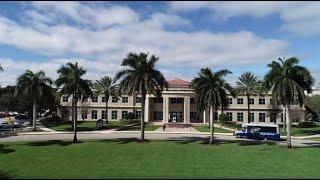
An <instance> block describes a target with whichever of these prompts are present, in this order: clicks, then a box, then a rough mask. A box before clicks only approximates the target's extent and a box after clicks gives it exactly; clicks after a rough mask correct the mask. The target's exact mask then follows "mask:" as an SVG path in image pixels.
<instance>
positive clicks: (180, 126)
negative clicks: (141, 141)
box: [165, 123, 192, 128]
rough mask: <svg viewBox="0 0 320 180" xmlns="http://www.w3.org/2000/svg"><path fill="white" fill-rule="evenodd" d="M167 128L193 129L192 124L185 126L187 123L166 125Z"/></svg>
mask: <svg viewBox="0 0 320 180" xmlns="http://www.w3.org/2000/svg"><path fill="white" fill-rule="evenodd" d="M165 125H166V127H171V128H189V127H192V125H191V124H185V123H165Z"/></svg>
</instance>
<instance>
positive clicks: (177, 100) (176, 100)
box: [170, 98, 183, 104]
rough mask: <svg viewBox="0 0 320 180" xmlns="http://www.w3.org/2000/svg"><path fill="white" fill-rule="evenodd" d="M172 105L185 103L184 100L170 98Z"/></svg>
mask: <svg viewBox="0 0 320 180" xmlns="http://www.w3.org/2000/svg"><path fill="white" fill-rule="evenodd" d="M170 103H173V104H181V103H183V98H170Z"/></svg>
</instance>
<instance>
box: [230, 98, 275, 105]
mask: <svg viewBox="0 0 320 180" xmlns="http://www.w3.org/2000/svg"><path fill="white" fill-rule="evenodd" d="M232 103H233V99H232V98H229V104H232ZM237 104H243V98H237ZM249 104H254V98H249ZM259 104H260V105H263V104H266V99H265V98H259ZM270 104H273V99H270Z"/></svg>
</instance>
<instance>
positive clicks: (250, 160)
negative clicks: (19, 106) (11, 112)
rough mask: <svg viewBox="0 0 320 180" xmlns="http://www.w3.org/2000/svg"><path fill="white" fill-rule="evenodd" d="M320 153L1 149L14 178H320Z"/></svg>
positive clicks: (236, 148) (113, 143)
mask: <svg viewBox="0 0 320 180" xmlns="http://www.w3.org/2000/svg"><path fill="white" fill-rule="evenodd" d="M318 164H320V151H319V149H318V148H296V149H293V150H288V149H286V148H285V147H280V146H278V145H267V144H260V145H258V144H244V143H242V144H239V143H231V142H229V143H227V142H224V143H222V142H221V143H220V144H219V145H218V146H209V145H206V144H203V142H202V141H196V140H195V139H189V140H185V141H151V142H149V143H147V144H139V143H137V142H136V140H134V139H122V140H103V141H86V142H83V143H79V144H72V143H70V142H63V141H48V142H29V143H27V142H19V143H6V144H4V145H0V175H1V174H2V175H3V176H7V175H9V176H10V177H12V178H320V173H319V167H318V166H317V165H318Z"/></svg>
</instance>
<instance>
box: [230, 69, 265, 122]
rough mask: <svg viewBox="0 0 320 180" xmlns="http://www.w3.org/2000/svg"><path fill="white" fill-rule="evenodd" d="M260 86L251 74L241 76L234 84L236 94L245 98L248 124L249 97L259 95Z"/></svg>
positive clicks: (259, 82)
mask: <svg viewBox="0 0 320 180" xmlns="http://www.w3.org/2000/svg"><path fill="white" fill-rule="evenodd" d="M261 84H262V82H261V81H259V79H258V77H257V76H256V75H254V74H253V73H251V72H245V73H243V74H241V76H240V77H239V80H238V81H237V82H236V89H235V90H236V93H237V94H238V95H239V94H244V95H246V97H247V110H248V123H250V103H249V100H250V97H251V96H255V95H261Z"/></svg>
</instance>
